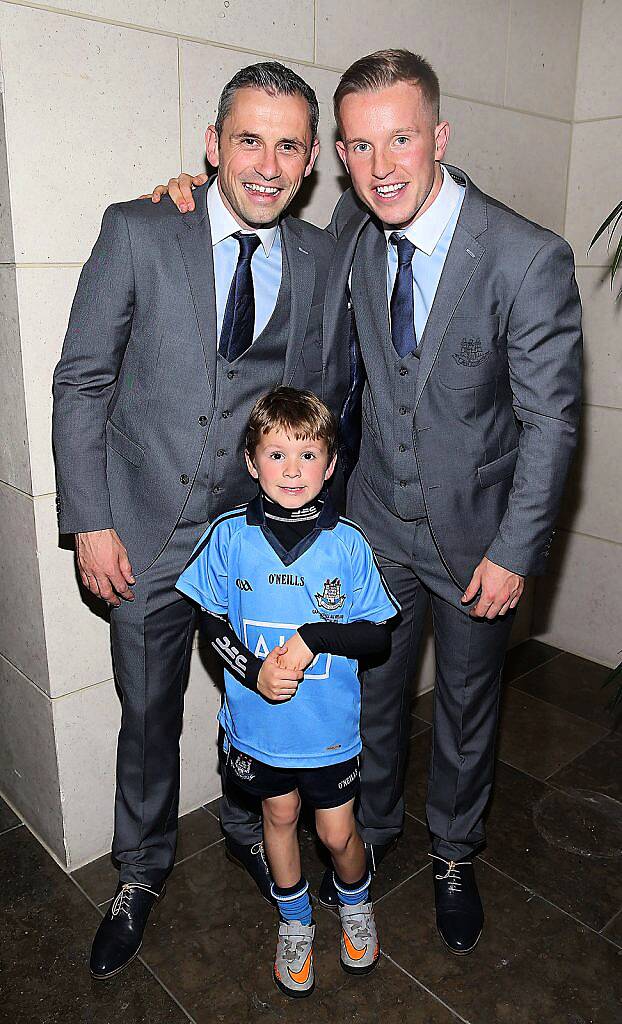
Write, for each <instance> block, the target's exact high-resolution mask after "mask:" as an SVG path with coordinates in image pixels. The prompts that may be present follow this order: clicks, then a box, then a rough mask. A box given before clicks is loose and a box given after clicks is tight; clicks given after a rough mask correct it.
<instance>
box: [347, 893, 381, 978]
mask: <svg viewBox="0 0 622 1024" xmlns="http://www.w3.org/2000/svg"><path fill="white" fill-rule="evenodd" d="M339 916H340V918H341V966H342V967H343V969H344V971H347V972H348V974H369V973H370V971H373V969H374V967H375V966H376V965H377V963H378V960H379V959H380V946H379V944H378V933H377V931H376V921H375V919H374V908H373V907H372V905H371V903H356V904H355V905H354V906H343V905H341V906H340V907H339Z"/></svg>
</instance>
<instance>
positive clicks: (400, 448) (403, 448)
mask: <svg viewBox="0 0 622 1024" xmlns="http://www.w3.org/2000/svg"><path fill="white" fill-rule="evenodd" d="M397 450H398V452H405V451H406V445H405V444H401V445H400V446H399V448H398V449H397Z"/></svg>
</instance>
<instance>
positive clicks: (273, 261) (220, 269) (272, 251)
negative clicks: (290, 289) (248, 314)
mask: <svg viewBox="0 0 622 1024" xmlns="http://www.w3.org/2000/svg"><path fill="white" fill-rule="evenodd" d="M207 212H208V215H209V221H210V231H211V234H212V251H213V256H214V284H215V287H216V322H217V327H218V340H219V341H220V331H221V328H222V321H223V318H224V315H225V307H226V305H227V298H228V295H229V288H230V287H231V281H232V280H233V275H234V273H235V268H236V266H237V262H238V255H239V252H240V246H239V244H238V241H237V239H236V238H232V237H231V236H232V235H233V233H234V232H235V231H244V229H243V228H241V227H240V225H239V224H238V223H237V221H236V220H235V218H234V217H233V215H232V214H231V213H229V210H228V209H227V207H226V206H225V204H224V203H223V201H222V196H221V194H220V190H219V188H218V182H217V181H215V182H214V183H213V184H212V185H210V187H209V189H208V190H207ZM245 233H246V234H256V235H258V237H259V239H260V241H261V245H259V246H258V247H257V251H256V252H255V253H254V254H253V258H252V261H251V274H252V275H253V288H254V291H255V327H254V329H253V341H254V340H255V338H258V337H259V335H260V334H261V332H262V331H263V329H264V327H265V326H266V324H267V323H268V320H269V319H270V317H271V316H272V314H273V312H274V307H275V306H276V300H277V297H278V294H279V288H280V286H281V271H282V250H281V231H280V229H279V227H278V225H277V226H276V227H271V228H258V229H257V230H256V231H254V232H252V231H245Z"/></svg>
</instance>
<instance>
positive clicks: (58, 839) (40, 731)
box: [0, 656, 65, 863]
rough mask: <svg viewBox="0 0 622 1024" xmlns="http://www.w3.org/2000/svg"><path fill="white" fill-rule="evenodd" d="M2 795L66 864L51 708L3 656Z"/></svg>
mask: <svg viewBox="0 0 622 1024" xmlns="http://www.w3.org/2000/svg"><path fill="white" fill-rule="evenodd" d="M0 692H1V693H2V714H0V791H1V792H2V793H4V794H5V796H6V797H8V799H9V800H10V801H11V803H12V804H13V806H14V807H16V808H17V810H18V811H19V813H20V814H21V815H22V816H23V817H24V819H25V821H26V822H27V823H28V824H29V825H31V826H32V828H33V829H34V831H35V832H36V833H37V835H39V836H40V837H41V839H43V841H44V842H45V843H46V844H47V846H49V848H50V849H51V850H53V852H54V853H55V854H56V856H57V857H58V858H59V860H60V861H61V862H63V863H64V861H65V848H64V841H63V819H62V811H61V803H60V791H59V785H58V768H57V763H56V748H55V745H54V726H53V722H52V707H51V702H50V700H49V698H48V697H46V695H45V694H44V693H42V692H41V690H39V688H38V687H37V686H35V685H34V683H31V682H30V681H29V680H28V679H26V678H25V677H24V676H23V675H22V674H21V673H20V672H18V671H17V669H15V668H14V667H13V666H12V665H11V664H9V662H8V661H5V659H4V658H3V657H2V656H0Z"/></svg>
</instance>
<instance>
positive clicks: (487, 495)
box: [324, 166, 582, 587]
mask: <svg viewBox="0 0 622 1024" xmlns="http://www.w3.org/2000/svg"><path fill="white" fill-rule="evenodd" d="M447 169H448V170H449V172H450V173H451V174H452V175H453V176H454V177H455V178H456V180H458V181H459V182H460V183H462V184H464V185H465V186H466V195H465V199H464V202H463V205H462V209H461V212H460V216H459V219H458V223H457V226H456V230H455V233H454V237H453V240H452V243H451V246H450V249H449V252H448V254H447V259H446V262H445V266H444V268H443V273H442V275H441V279H440V282H439V285H438V290H437V293H436V297H435V301H434V303H433V306H432V309H431V311H430V315H429V318H428V321H427V325H426V329H425V332H424V334H423V337H422V339H421V342H422V353H421V360H420V366H419V372H418V378H417V384H416V390H415V394H414V403H413V404H414V408H413V442H414V452H415V456H416V458H417V463H418V467H419V473H420V477H421V481H422V485H423V491H424V498H425V502H426V507H427V511H428V517H429V521H430V524H431V528H432V531H433V533H434V536H435V538H436V540H437V544H438V546H439V548H440V551H441V555H442V557H443V559H444V561H445V564H446V566H447V567H448V569H449V571H450V573H451V575H452V576H453V577H454V579H455V581H456V583H457V584H458V585H459V586H461V587H463V586H465V585H466V583H467V582H468V580H469V579H470V576H471V574H472V572H473V569H474V567H475V565H476V564H477V563H478V562H479V561H480V559H481V558H482V556H483V555H484V554H487V555H488V557H489V558H490V559H492V561H494V562H496V563H498V564H500V565H503V566H505V567H506V568H508V569H510V570H512V571H514V572H517V573H520V574H522V575H528V574H538V573H541V572H543V571H544V568H545V563H546V558H547V555H548V550H549V546H550V542H551V537H552V533H553V526H554V522H555V519H556V516H557V514H558V510H559V505H560V501H561V496H562V490H563V486H564V482H565V480H566V476H567V472H568V468H569V464H570V461H571V457H572V454H573V451H574V449H575V446H576V443H577V428H578V420H579V411H580V396H581V352H582V337H581V308H580V302H579V295H578V290H577V286H576V282H575V277H574V260H573V255H572V251H571V249H570V247H569V246H568V245H567V243H566V242H565V241H564V240H563V239H561V238H559V237H558V236H557V235H555V234H554V233H553V232H551V231H548V230H546V229H544V228H542V227H540V226H538V225H537V224H534V223H532V222H531V221H528V220H526V219H525V218H524V217H522V216H520V215H519V214H517V213H515V212H514V211H513V210H510V209H508V208H507V207H506V206H504V205H503V204H501V203H499V202H498V201H497V200H495V199H492V198H491V197H490V196H486V195H484V194H483V193H482V192H481V191H480V190H479V189H478V188H477V187H476V186H475V185H474V184H473V182H471V181H470V179H469V178H468V177H467V175H466V174H465V173H464V172H463V171H461V170H460V169H459V168H456V167H451V166H448V168H447ZM330 230H332V232H333V233H334V234H335V235H336V236H337V237H338V244H337V248H336V250H335V254H334V257H333V270H332V278H331V283H330V285H329V289H328V294H327V303H326V308H325V312H324V331H325V338H326V339H327V356H328V358H329V360H331V361H333V362H335V363H336V364H339V366H340V369H339V371H338V375H339V374H341V375H343V373H344V372H345V365H344V359H345V354H344V350H345V347H346V346H345V338H346V336H347V335H346V332H347V329H348V311H347V302H346V300H345V297H344V291H345V287H346V284H347V281H348V275H349V272H350V268H351V267H352V302H353V305H354V313H355V316H356V321H357V324H358V325H359V337H360V340H361V351H362V357H363V360H364V363H365V369H366V375H367V383H366V385H365V390H364V394H363V437H362V444H361V455H360V459H359V466H358V472H359V474H360V475H361V477H362V480H363V482H364V485H365V486H367V487H369V488H371V489H372V490H373V491H374V493H375V494H376V495H377V496H378V497H379V498H380V499H381V500H382V501H383V503H384V504H385V505H386V507H387V508H389V509H392V510H393V511H394V512H395V503H394V500H393V490H394V483H395V481H394V472H393V462H392V448H393V423H392V418H391V417H390V416H386V415H382V414H380V410H381V409H385V408H386V404H387V402H386V399H387V396H386V388H387V382H386V370H385V371H384V373H385V376H384V378H383V367H386V363H385V362H384V358H383V355H382V345H385V344H387V343H388V344H389V345H390V335H389V334H388V328H387V325H388V305H387V295H386V242H385V237H384V234H383V232H382V228H381V225H380V224H379V223H378V222H377V221H375V219H374V218H373V217H372V216H371V215H370V213H369V211H366V210H364V209H363V208H362V207H361V206H360V205H358V203H357V202H356V201H355V199H354V198H353V197H352V194H348V193H346V194H345V195H344V197H343V198H342V199H341V200H340V202H339V204H338V206H337V208H336V210H335V214H334V216H333V221H332V223H331V228H330ZM365 232H371V233H372V237H370V235H367V236H366V237H365ZM363 252H365V253H366V256H365V257H363V255H362V253H363ZM363 318H364V319H365V328H366V329H365V330H364V331H363V330H361V329H360V328H361V322H362V320H363ZM387 339H388V342H387ZM357 511H358V510H357ZM395 514H396V519H395V524H396V525H395V528H396V530H397V529H400V520H399V518H397V513H396V512H395ZM363 515H364V513H363ZM361 525H363V527H365V522H364V521H363V522H362V524H361Z"/></svg>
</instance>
